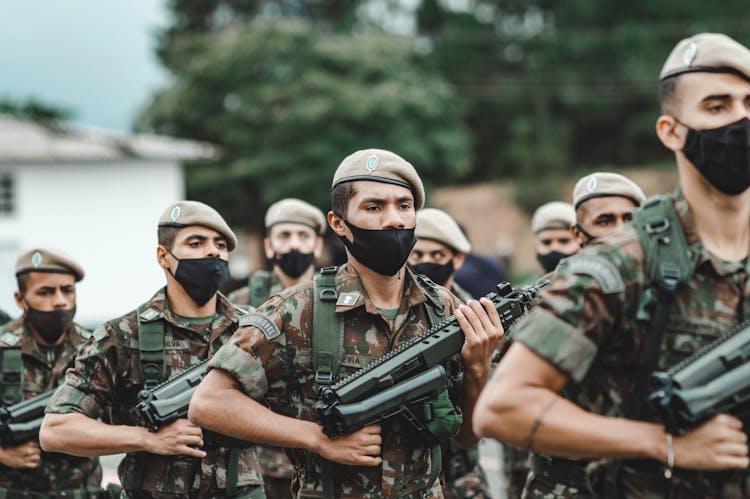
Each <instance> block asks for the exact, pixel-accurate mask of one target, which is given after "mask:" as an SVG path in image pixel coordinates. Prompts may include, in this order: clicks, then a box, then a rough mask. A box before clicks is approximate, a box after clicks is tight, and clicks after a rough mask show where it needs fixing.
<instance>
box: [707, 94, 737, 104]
mask: <svg viewBox="0 0 750 499" xmlns="http://www.w3.org/2000/svg"><path fill="white" fill-rule="evenodd" d="M731 98H732V96H731V95H729V94H716V95H708V96H706V97H704V98H703V100H702V101H701V102H708V101H712V100H730V99H731Z"/></svg>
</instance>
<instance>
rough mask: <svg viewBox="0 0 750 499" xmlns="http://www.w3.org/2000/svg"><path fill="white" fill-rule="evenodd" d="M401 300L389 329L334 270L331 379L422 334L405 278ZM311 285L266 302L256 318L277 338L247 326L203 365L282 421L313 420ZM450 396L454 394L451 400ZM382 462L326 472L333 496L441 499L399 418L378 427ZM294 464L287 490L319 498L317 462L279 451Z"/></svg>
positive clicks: (425, 323)
mask: <svg viewBox="0 0 750 499" xmlns="http://www.w3.org/2000/svg"><path fill="white" fill-rule="evenodd" d="M404 286H405V288H404V296H403V298H402V300H401V304H400V307H399V310H398V313H397V315H396V318H395V320H394V321H393V323H392V326H391V325H390V323H389V322H390V321H389V320H388V318H387V317H385V316H384V315H382V314H381V313H380V312H379V311H378V310H377V309H376V307H375V305H374V304H373V302H372V300H371V299H370V298H369V297H368V296H367V292H366V291H365V289H364V288H363V286H362V282H361V281H360V278H359V275H358V274H357V273H356V271H355V270H354V269H353V268H352V267H350V266H348V265H344V266H342V267H341V268H340V269H339V270H338V273H337V275H336V289H337V291H338V295H339V301H338V303H337V305H336V313H337V314H342V315H343V317H344V321H345V322H344V352H343V355H342V362H341V367H340V369H339V372H338V374H337V377H336V379H341V378H342V377H343V376H346V375H349V374H352V373H354V372H355V371H357V370H358V369H360V368H361V367H363V366H364V365H366V364H368V363H369V362H371V361H372V360H374V359H376V358H378V357H381V356H383V355H384V354H385V353H387V352H389V351H391V350H393V349H394V348H395V347H397V346H398V345H399V344H400V343H402V342H403V341H405V340H408V339H409V338H413V337H415V336H417V335H420V334H423V333H424V332H425V331H427V330H428V329H429V317H428V315H427V310H426V308H425V307H426V306H432V305H431V304H428V302H430V301H431V300H432V299H431V298H430V297H429V295H428V294H427V293H425V291H423V289H422V288H421V287H420V285H419V283H418V281H417V280H416V278H415V277H414V275H413V274H411V272H410V271H407V272H406V277H405V283H404ZM439 295H440V299H441V301H442V303H440V304H438V305H440V306H445V308H446V312H447V313H448V314H452V313H453V310H454V308H455V307H456V305H458V301H457V300H456V298H455V297H453V296H452V295H451V294H450V293H449V292H448V291H446V290H445V289H443V288H440V290H439ZM312 308H313V286H312V283H305V284H301V285H298V286H294V287H292V288H289V289H286V290H284V291H282V292H281V293H280V294H278V295H275V296H272V297H271V298H270V299H269V300H268V301H267V302H266V303H265V304H264V305H263V306H262V307H260V308H259V309H258V313H259V314H262V315H264V316H266V317H268V318H269V319H270V320H271V321H272V322H273V323H274V324H275V326H276V327H277V328H278V330H279V332H280V333H281V334H280V335H278V336H275V337H273V335H269V336H271V337H272V339H270V340H269V339H268V338H267V337H266V335H265V334H264V332H263V331H262V330H261V329H258V328H256V327H254V326H247V327H242V328H240V329H239V330H238V331H237V332H236V333H235V335H234V337H233V338H232V341H231V342H230V343H229V344H228V345H225V346H224V347H222V348H221V350H219V352H218V353H217V354H216V356H214V358H213V359H212V360H211V363H210V365H211V366H212V367H215V368H219V369H222V370H224V371H226V372H227V373H228V374H229V375H231V376H232V377H234V378H235V379H236V380H237V382H238V383H239V385H240V386H241V387H242V389H243V391H244V392H245V393H246V394H247V395H248V396H250V397H252V398H253V399H255V400H258V401H264V402H265V403H266V404H267V405H268V406H269V407H270V408H271V409H272V410H274V411H275V412H278V413H280V414H283V415H285V416H289V417H294V418H298V419H305V420H309V421H314V420H315V419H316V414H315V412H314V411H313V409H312V405H313V403H314V402H315V400H316V397H317V395H316V392H315V390H314V388H313V383H314V375H315V372H314V369H313V366H312V331H311V328H312V322H313V310H312ZM448 364H449V365H447V366H446V367H447V370H448V372H449V373H450V374H449V375H450V376H451V377H452V379H453V381H455V382H456V383H460V382H461V379H462V369H461V367H460V361H459V358H458V356H456V357H455V358H454V359H452V360H451V361H450V362H449V363H448ZM452 395H453V396H455V394H452ZM382 427H383V430H382V436H383V444H382V454H381V456H382V458H383V462H382V464H381V465H380V466H376V467H369V466H368V467H355V466H344V465H336V464H334V466H333V473H334V482H335V488H336V490H335V494H336V497H343V498H363V499H364V498H417V497H419V498H422V497H436V498H441V497H443V494H442V491H441V487H440V483H439V481H437V480H436V481H435V483H434V484H429V483H427V482H428V477H429V474H430V452H431V449H430V448H429V447H426V446H425V445H424V443H423V440H422V438H421V437H420V436H419V435H418V434H417V433H416V432H415V431H414V430H413V429H412V427H411V426H410V425H409V424H408V423H407V422H406V421H405V420H403V419H402V418H393V419H392V420H390V421H388V422H386V423H385V424H383V425H382ZM287 452H288V455H289V457H290V460H291V461H292V463H293V464H294V465H295V479H294V484H293V491H294V495H295V496H296V497H300V498H302V497H320V496H321V493H322V490H323V487H322V476H321V457H320V456H319V455H317V454H314V453H309V452H306V451H303V450H301V449H288V450H287Z"/></svg>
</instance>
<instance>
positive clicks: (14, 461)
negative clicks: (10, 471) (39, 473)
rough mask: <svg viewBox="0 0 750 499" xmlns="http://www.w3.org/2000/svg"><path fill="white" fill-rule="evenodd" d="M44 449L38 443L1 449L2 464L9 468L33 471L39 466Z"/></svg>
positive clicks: (0, 460)
mask: <svg viewBox="0 0 750 499" xmlns="http://www.w3.org/2000/svg"><path fill="white" fill-rule="evenodd" d="M41 458H42V449H40V448H39V444H38V443H37V442H26V443H24V444H21V445H17V446H15V447H2V448H0V463H2V464H4V465H5V466H7V467H9V468H17V469H33V468H36V467H37V466H39V460H40V459H41Z"/></svg>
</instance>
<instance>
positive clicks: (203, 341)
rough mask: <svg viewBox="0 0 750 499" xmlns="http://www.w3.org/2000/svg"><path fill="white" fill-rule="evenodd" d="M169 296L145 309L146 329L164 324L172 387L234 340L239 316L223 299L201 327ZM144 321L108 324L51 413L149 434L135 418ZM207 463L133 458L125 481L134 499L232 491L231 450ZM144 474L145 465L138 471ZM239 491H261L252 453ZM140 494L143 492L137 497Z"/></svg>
mask: <svg viewBox="0 0 750 499" xmlns="http://www.w3.org/2000/svg"><path fill="white" fill-rule="evenodd" d="M165 293H166V288H162V289H161V290H159V291H158V292H157V293H156V294H155V295H154V296H153V297H152V298H151V299H150V300H149V301H148V302H147V304H146V306H145V307H144V309H143V310H144V311H143V313H142V314H141V320H142V321H160V322H161V321H164V322H166V331H165V338H164V363H165V370H166V373H165V379H168V378H170V377H172V376H175V375H177V374H179V373H181V372H182V371H185V370H186V369H188V368H190V367H192V366H194V365H195V364H197V363H199V362H201V361H202V360H205V359H206V358H207V357H208V356H209V355H211V354H213V353H214V352H216V351H217V350H218V349H219V347H220V346H221V345H222V344H223V343H225V342H227V341H228V340H229V339H230V338H231V335H232V334H233V333H234V331H235V329H236V327H237V323H238V320H239V316H238V313H237V310H236V309H235V308H234V306H232V304H231V303H229V301H228V300H227V299H226V298H225V297H223V296H222V295H221V294H219V295H218V300H217V306H216V315H215V316H214V318H213V321H212V322H210V323H206V324H204V325H202V326H199V325H196V324H193V325H191V324H189V323H187V322H186V321H184V320H183V319H181V318H179V317H177V316H176V315H175V314H174V312H172V311H171V310H170V309H169V307H168V305H167V302H166V295H165ZM139 364H140V362H139V350H138V319H137V316H136V311H133V312H130V313H128V314H126V315H124V316H122V317H120V318H117V319H114V320H111V321H109V322H106V323H105V324H103V325H102V326H101V327H99V328H98V329H97V330H96V331H94V333H93V336H92V338H91V340H89V341H88V342H86V343H85V344H84V345H83V347H82V348H81V351H80V352H79V354H78V356H77V358H76V362H75V368H74V369H72V370H69V371H68V373H67V375H66V377H65V382H64V383H63V384H62V386H60V388H59V389H58V390H57V392H55V395H54V396H53V398H52V400H51V401H50V405H49V406H48V407H47V412H51V413H61V414H65V413H81V414H84V415H86V416H88V417H91V418H98V417H100V416H102V417H103V419H104V420H105V422H107V423H110V424H114V425H129V426H145V424H144V422H143V420H142V419H141V417H140V415H139V414H138V412H137V411H136V409H135V407H136V403H137V395H138V392H139V391H140V390H141V388H142V387H143V381H142V380H141V379H140V372H139V367H140V365H139ZM205 450H206V452H207V456H206V457H205V458H204V459H203V460H200V461H199V460H197V459H194V458H188V457H185V456H157V455H155V454H149V453H146V452H139V453H131V454H127V455H126V456H125V458H124V459H123V460H122V462H121V463H120V466H119V468H118V474H119V476H120V481H121V482H122V484H123V486H124V488H125V489H126V491H127V492H128V495H129V496H134V497H137V496H142V495H144V494H145V495H151V496H156V497H175V496H185V497H187V496H190V497H198V496H200V497H204V496H206V495H213V494H214V492H213V491H217V490H222V489H225V488H226V478H227V465H228V460H229V454H230V450H229V449H226V448H223V447H219V448H210V449H205ZM136 462H140V463H141V465H143V466H142V469H143V474H142V480H141V484H140V486H138V484H135V485H133V484H131V482H132V481H134V475H135V474H136V471H135V470H136ZM139 466H140V465H139ZM238 470H239V480H238V483H237V486H238V487H243V486H251V485H252V486H259V484H261V483H262V478H261V475H260V468H259V465H258V461H257V459H256V458H255V455H254V454H253V452H252V450H251V449H240V451H239V465H238ZM134 488H135V489H137V490H136V491H134V490H132V489H134Z"/></svg>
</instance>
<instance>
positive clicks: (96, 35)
mask: <svg viewBox="0 0 750 499" xmlns="http://www.w3.org/2000/svg"><path fill="white" fill-rule="evenodd" d="M165 3H166V2H165V0H127V1H122V0H120V1H114V0H67V1H61V0H0V98H2V97H6V98H7V97H10V98H13V99H25V98H28V97H35V98H38V99H40V100H42V101H45V102H48V103H51V104H58V105H61V106H64V107H68V108H70V109H72V110H73V111H74V113H75V118H74V121H76V122H79V123H84V124H88V125H96V126H101V127H106V128H115V129H119V130H128V129H129V128H130V125H131V123H132V121H133V117H134V116H135V113H136V111H137V109H138V107H140V106H142V105H143V104H144V103H146V102H147V101H148V97H149V95H151V93H152V92H153V91H154V90H155V89H157V88H159V87H160V86H163V85H164V84H165V83H166V81H167V74H166V73H165V71H164V70H163V69H162V68H161V66H160V65H159V63H158V62H157V60H156V58H155V56H154V51H153V47H154V43H155V32H156V31H157V29H158V28H159V27H160V26H164V25H165V24H166V23H167V20H168V13H167V11H166V7H165Z"/></svg>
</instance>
